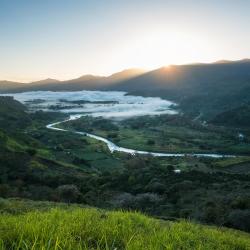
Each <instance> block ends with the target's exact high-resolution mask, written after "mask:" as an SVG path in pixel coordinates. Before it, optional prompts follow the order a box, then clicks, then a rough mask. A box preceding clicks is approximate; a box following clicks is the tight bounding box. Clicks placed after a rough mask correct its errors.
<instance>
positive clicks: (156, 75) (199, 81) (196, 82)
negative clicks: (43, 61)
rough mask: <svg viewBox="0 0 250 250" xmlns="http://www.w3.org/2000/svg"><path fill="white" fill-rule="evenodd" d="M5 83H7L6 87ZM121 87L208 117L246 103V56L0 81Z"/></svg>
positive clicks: (249, 82) (249, 88)
mask: <svg viewBox="0 0 250 250" xmlns="http://www.w3.org/2000/svg"><path fill="white" fill-rule="evenodd" d="M8 86H9V87H8ZM31 90H33V91H34V90H52V91H62V90H65V91H76V90H117V91H118V90H121V91H126V92H129V93H130V94H137V95H144V96H159V97H162V98H166V99H170V100H172V101H175V102H177V103H178V104H179V107H180V108H181V109H182V110H183V111H184V112H186V113H188V114H190V115H192V116H198V115H200V117H201V118H202V119H206V120H207V119H209V120H210V119H212V118H214V117H215V116H216V115H217V114H219V113H221V112H225V111H227V110H231V109H234V108H237V107H240V106H242V105H245V104H249V103H250V60H249V59H243V60H239V61H232V62H231V61H225V60H223V61H219V62H215V63H209V64H197V63H196V64H188V65H170V66H168V67H162V68H159V69H156V70H153V71H150V72H145V71H143V70H140V69H128V70H124V71H121V72H118V73H115V74H113V75H110V76H108V77H103V76H93V75H84V76H81V77H79V78H76V79H72V80H68V81H60V82H58V81H57V80H53V79H47V80H44V81H39V82H33V83H29V84H21V83H20V84H18V83H12V82H11V83H9V82H4V83H3V82H2V83H1V82H0V92H3V93H4V92H14V91H31Z"/></svg>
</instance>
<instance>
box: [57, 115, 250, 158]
mask: <svg viewBox="0 0 250 250" xmlns="http://www.w3.org/2000/svg"><path fill="white" fill-rule="evenodd" d="M60 126H61V127H64V128H65V127H66V128H68V129H71V130H78V131H85V132H89V133H93V134H97V135H100V136H103V137H105V138H109V139H110V140H111V141H113V142H114V143H116V144H118V145H119V146H122V147H127V148H132V149H138V150H146V151H151V152H172V153H176V152H183V153H209V152H210V153H216V152H217V153H222V154H238V155H249V154H250V143H249V142H250V140H249V138H250V130H249V129H247V128H245V129H244V139H242V138H239V130H238V129H237V128H227V129H225V128H223V127H218V126H214V125H212V124H204V123H201V122H200V121H194V120H191V119H190V118H189V117H187V116H184V115H160V116H151V117H150V116H143V117H139V118H138V117H135V118H130V119H126V120H123V121H111V120H107V119H103V118H101V117H100V118H93V117H82V118H81V119H79V120H74V121H70V122H67V123H63V124H61V125H60Z"/></svg>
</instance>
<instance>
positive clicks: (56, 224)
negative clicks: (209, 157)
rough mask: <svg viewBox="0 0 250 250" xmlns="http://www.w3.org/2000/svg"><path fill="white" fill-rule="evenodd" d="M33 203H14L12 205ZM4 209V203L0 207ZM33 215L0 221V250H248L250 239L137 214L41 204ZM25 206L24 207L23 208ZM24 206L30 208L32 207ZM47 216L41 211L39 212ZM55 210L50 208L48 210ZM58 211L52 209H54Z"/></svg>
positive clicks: (5, 214) (232, 232)
mask: <svg viewBox="0 0 250 250" xmlns="http://www.w3.org/2000/svg"><path fill="white" fill-rule="evenodd" d="M5 202H6V203H9V205H8V206H9V208H10V206H11V205H10V204H11V203H12V201H5ZM18 203H22V205H23V207H25V203H27V204H29V205H31V202H30V201H26V202H24V201H19V202H18V201H13V203H12V205H14V204H16V205H17V204H18ZM0 204H1V202H0ZM32 204H33V207H32V208H30V211H22V210H19V211H18V212H16V213H14V212H13V211H15V209H14V210H12V212H10V211H11V210H9V211H8V212H6V210H5V211H4V212H3V208H1V212H2V213H1V215H0V249H1V250H7V249H8V250H10V249H13V250H14V249H15V250H17V249H72V250H73V249H86V250H87V249H93V250H94V249H98V250H101V249H106V250H111V249H112V250H114V249H133V250H134V249H138V250H139V249H149V250H158V249H159V250H160V249H169V250H170V249H171V250H176V249H205V250H210V249H218V250H222V249H223V250H234V249H235V250H236V249H237V250H247V249H249V247H250V238H249V234H247V233H243V232H240V231H236V230H230V229H225V228H215V227H208V226H202V225H199V224H194V223H191V222H188V221H184V220H183V221H179V222H169V221H162V220H156V219H152V218H150V217H148V216H146V215H143V214H141V213H138V212H125V211H105V210H100V209H95V208H80V207H77V206H76V205H70V206H69V205H66V204H65V205H63V204H61V205H60V204H58V205H57V207H56V206H55V204H53V203H51V204H50V203H45V204H44V205H43V203H42V202H40V204H39V206H36V204H35V202H32ZM22 205H21V206H22ZM29 205H26V207H29ZM43 206H44V207H45V208H46V209H47V210H44V211H41V210H39V208H40V209H41V207H43ZM49 206H52V208H49ZM53 206H54V208H53Z"/></svg>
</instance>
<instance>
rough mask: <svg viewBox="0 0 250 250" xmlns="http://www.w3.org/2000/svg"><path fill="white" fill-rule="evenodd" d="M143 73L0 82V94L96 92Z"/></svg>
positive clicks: (136, 71)
mask: <svg viewBox="0 0 250 250" xmlns="http://www.w3.org/2000/svg"><path fill="white" fill-rule="evenodd" d="M143 73H145V70H142V69H136V68H132V69H126V70H123V71H121V72H118V73H115V74H112V75H110V76H107V77H105V76H94V75H83V76H81V77H79V78H75V79H71V80H67V81H58V80H55V79H50V78H48V79H45V80H41V81H36V82H31V83H26V84H25V83H14V82H13V83H12V82H8V81H0V92H2V93H6V92H22V91H36V90H52V91H62V90H65V91H66V90H67V91H76V90H98V89H103V88H106V87H107V86H110V85H114V84H116V83H118V82H121V81H125V80H129V79H131V78H134V77H136V76H139V75H141V74H143Z"/></svg>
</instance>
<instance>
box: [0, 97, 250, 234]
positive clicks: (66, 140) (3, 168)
mask: <svg viewBox="0 0 250 250" xmlns="http://www.w3.org/2000/svg"><path fill="white" fill-rule="evenodd" d="M0 100H2V102H1V106H0V107H1V110H2V111H1V112H2V113H1V115H3V116H4V117H5V119H4V120H3V121H4V123H3V122H1V123H0V197H4V198H10V197H20V198H26V199H27V198H28V199H33V200H47V201H55V202H59V201H60V202H67V203H72V202H75V203H79V204H84V205H89V206H94V207H99V208H106V209H123V210H132V211H141V212H143V213H146V214H148V215H151V216H154V217H157V218H165V219H171V220H176V219H177V218H188V219H190V220H194V221H199V222H201V223H207V224H211V225H218V226H221V225H223V226H226V227H232V228H236V229H240V230H244V231H248V232H249V231H250V220H249V219H250V216H249V213H250V212H249V211H250V197H249V193H250V186H249V173H250V164H249V162H250V160H249V157H248V156H245V157H237V158H232V159H230V158H229V159H226V158H225V159H206V158H204V159H203V158H194V157H183V158H157V157H156V158H154V157H149V156H145V157H143V156H136V155H135V156H132V155H127V154H121V153H113V154H112V153H110V151H109V150H108V149H107V147H106V146H105V144H103V143H102V142H99V141H97V140H95V139H91V138H88V137H86V136H84V135H83V136H79V135H77V134H74V133H66V132H65V133H62V132H58V131H51V130H48V129H46V127H45V125H46V124H48V123H51V122H56V121H60V120H64V119H65V118H66V116H65V115H64V114H62V113H56V112H49V113H46V112H36V113H27V112H26V111H25V110H24V109H25V108H24V106H23V105H21V104H20V103H18V102H16V101H15V100H14V99H12V98H0ZM9 112H10V113H11V114H12V116H9V115H8V114H9ZM13 115H14V117H13ZM22 118H24V119H25V120H24V121H25V122H22V123H21V122H20V121H21V119H22ZM64 126H66V127H67V128H68V129H70V130H74V129H77V130H80V131H88V129H92V132H93V133H96V134H98V133H102V135H103V136H104V137H107V138H110V139H111V140H114V141H115V142H116V143H118V144H120V143H123V144H121V145H125V146H126V145H127V146H131V147H138V148H139V147H141V146H142V147H155V150H160V149H161V148H164V147H165V148H164V150H170V149H171V148H172V150H181V149H183V147H184V149H185V148H186V149H188V150H193V151H196V150H199V151H200V150H201V151H203V150H205V151H206V150H211V149H213V148H216V147H217V146H218V147H221V148H222V149H223V150H225V149H226V148H227V149H228V150H230V151H227V152H233V153H237V152H239V153H241V154H242V153H243V152H245V153H246V154H247V152H248V153H249V144H248V142H247V141H246V142H241V141H239V140H238V139H237V138H234V137H233V136H232V135H234V134H235V133H234V132H233V133H232V134H231V131H230V130H226V131H224V128H223V131H224V132H223V133H222V132H220V131H222V130H221V128H220V127H218V128H217V127H211V128H210V127H204V126H202V125H201V124H199V123H196V122H193V121H192V120H189V119H188V118H187V117H183V116H167V115H166V116H161V117H158V116H156V117H147V116H146V117H139V118H138V117H134V118H133V119H128V120H125V121H124V122H123V123H122V124H118V123H116V124H114V123H112V121H110V120H105V119H101V118H95V119H94V118H92V119H91V118H90V117H86V118H82V119H80V120H77V121H75V123H65V124H64ZM162 132H164V133H162ZM144 135H145V136H144ZM162 135H164V136H162ZM144 137H145V138H144ZM247 138H248V137H247ZM247 138H246V139H247ZM152 142H153V143H152ZM175 169H180V170H181V172H180V173H178V174H176V173H175V171H174V170H175Z"/></svg>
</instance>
